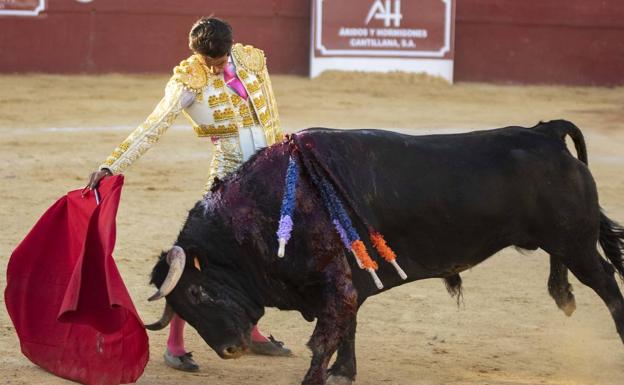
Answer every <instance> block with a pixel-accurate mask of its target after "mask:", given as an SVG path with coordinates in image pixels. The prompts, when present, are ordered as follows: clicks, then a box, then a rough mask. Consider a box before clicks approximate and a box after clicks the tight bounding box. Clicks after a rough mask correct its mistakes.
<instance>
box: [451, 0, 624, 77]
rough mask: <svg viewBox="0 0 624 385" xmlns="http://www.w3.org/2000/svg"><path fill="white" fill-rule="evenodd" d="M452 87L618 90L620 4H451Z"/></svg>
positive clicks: (622, 40) (500, 0)
mask: <svg viewBox="0 0 624 385" xmlns="http://www.w3.org/2000/svg"><path fill="white" fill-rule="evenodd" d="M455 79H456V80H457V81H483V82H512V83H544V84H570V85H575V84H578V85H601V86H614V85H624V1H622V0H601V1H588V0H540V1H517V0H461V1H458V2H457V15H456V36H455Z"/></svg>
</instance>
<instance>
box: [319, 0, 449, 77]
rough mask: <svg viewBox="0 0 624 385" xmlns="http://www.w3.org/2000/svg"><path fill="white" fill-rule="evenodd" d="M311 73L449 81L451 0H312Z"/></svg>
mask: <svg viewBox="0 0 624 385" xmlns="http://www.w3.org/2000/svg"><path fill="white" fill-rule="evenodd" d="M312 7H313V9H312V44H311V61H310V76H311V77H315V76H317V75H319V74H320V73H321V72H323V71H325V70H328V69H338V70H360V71H384V72H386V71H395V70H401V71H409V72H426V73H429V74H432V75H435V76H442V77H444V78H445V79H447V80H449V81H452V80H453V43H454V41H453V37H454V24H455V0H313V2H312Z"/></svg>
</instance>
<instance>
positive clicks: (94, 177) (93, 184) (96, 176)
mask: <svg viewBox="0 0 624 385" xmlns="http://www.w3.org/2000/svg"><path fill="white" fill-rule="evenodd" d="M111 175H113V173H111V172H110V170H109V169H107V168H105V169H102V170H100V171H95V172H92V173H91V176H90V177H89V183H88V184H87V187H89V188H90V189H94V188H97V186H98V184H100V181H101V180H102V179H104V178H105V177H107V176H111Z"/></svg>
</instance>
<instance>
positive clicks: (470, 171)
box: [306, 127, 595, 270]
mask: <svg viewBox="0 0 624 385" xmlns="http://www.w3.org/2000/svg"><path fill="white" fill-rule="evenodd" d="M306 135H311V136H312V137H313V138H314V142H315V145H316V147H317V150H318V152H319V153H320V154H321V155H322V158H323V159H324V161H325V162H326V163H327V164H328V167H329V168H330V169H331V170H332V171H333V172H334V173H335V175H336V177H337V179H338V180H339V181H340V183H342V184H343V186H344V187H345V189H346V190H347V191H348V193H349V194H351V198H352V199H353V201H354V202H355V203H356V205H357V206H358V210H359V211H361V213H362V214H363V215H364V216H365V217H366V218H367V220H369V221H370V222H371V224H373V225H374V226H375V227H377V228H378V229H379V230H380V231H381V232H383V233H384V234H386V237H387V238H388V240H389V241H390V242H391V243H392V244H394V245H395V246H394V247H395V248H397V249H399V250H397V252H398V254H399V255H401V254H402V255H415V250H418V252H417V255H418V257H417V258H419V262H421V263H424V264H426V265H428V266H434V265H436V264H437V263H443V262H440V261H446V260H448V258H444V256H446V255H448V256H449V257H450V256H453V258H452V260H453V261H454V263H457V264H458V267H457V269H458V270H461V268H462V266H461V264H462V261H465V262H466V263H468V262H470V261H474V259H475V258H476V257H477V255H481V254H483V255H484V257H483V258H485V257H487V255H485V254H488V253H489V254H491V253H494V252H495V251H497V250H499V249H501V248H503V247H506V246H509V245H510V244H523V243H530V242H532V238H533V235H532V234H531V232H535V231H539V229H537V227H539V226H541V225H542V224H541V222H542V219H543V217H544V215H553V216H556V215H557V214H556V213H557V212H558V211H559V208H558V207H557V205H558V204H568V205H569V204H576V202H575V200H576V198H574V197H575V196H578V194H580V195H583V194H586V195H587V194H589V195H592V191H591V190H592V183H593V181H592V180H591V176H589V173H588V172H587V169H586V168H585V167H584V165H582V164H581V163H580V162H578V161H577V160H576V159H575V158H574V157H572V156H571V154H570V153H569V152H568V150H567V149H566V147H565V144H564V143H563V141H561V140H560V139H558V138H554V137H550V136H548V135H544V134H543V133H540V132H536V131H534V130H531V129H527V128H521V127H510V128H503V129H497V130H488V131H478V132H472V133H465V134H453V135H426V136H411V135H403V134H398V133H394V132H388V131H381V130H351V131H342V130H326V129H313V130H309V131H307V133H306ZM594 190H595V189H594ZM562 196H563V197H564V201H563V202H562V201H561V197H562ZM565 197H571V198H570V199H569V200H571V201H570V202H565ZM590 200H591V199H590ZM588 209H589V208H588ZM555 220H556V218H552V221H555ZM401 249H403V250H401ZM489 254H488V255H489ZM447 267H448V266H446V267H445V268H447ZM466 267H467V266H466Z"/></svg>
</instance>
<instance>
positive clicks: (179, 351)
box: [167, 314, 186, 357]
mask: <svg viewBox="0 0 624 385" xmlns="http://www.w3.org/2000/svg"><path fill="white" fill-rule="evenodd" d="M185 324H186V322H184V320H183V319H182V318H180V316H178V315H177V314H175V315H174V316H173V318H172V319H171V323H170V324H169V338H168V339H167V349H168V350H169V352H170V353H171V354H172V355H174V356H176V357H178V356H181V355H183V354H185V353H186V349H184V325H185Z"/></svg>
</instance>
